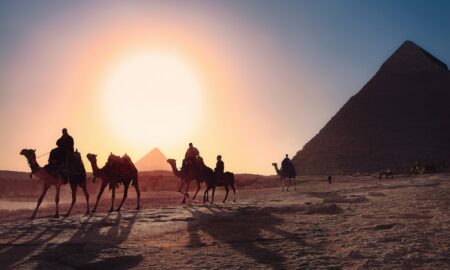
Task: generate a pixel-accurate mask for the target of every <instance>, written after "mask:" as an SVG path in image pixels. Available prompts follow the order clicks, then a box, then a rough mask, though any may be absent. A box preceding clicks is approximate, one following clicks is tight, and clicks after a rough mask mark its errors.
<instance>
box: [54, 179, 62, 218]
mask: <svg viewBox="0 0 450 270" xmlns="http://www.w3.org/2000/svg"><path fill="white" fill-rule="evenodd" d="M60 191H61V184H58V185H56V195H55V204H56V212H55V218H59V192H60Z"/></svg>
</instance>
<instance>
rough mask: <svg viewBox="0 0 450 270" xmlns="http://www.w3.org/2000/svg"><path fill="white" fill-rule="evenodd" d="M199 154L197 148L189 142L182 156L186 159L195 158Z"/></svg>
mask: <svg viewBox="0 0 450 270" xmlns="http://www.w3.org/2000/svg"><path fill="white" fill-rule="evenodd" d="M199 155H200V152H199V151H198V149H197V148H195V147H194V145H193V144H192V143H189V148H188V149H187V150H186V154H185V155H184V158H186V159H189V158H194V159H195V158H196V157H197V156H199Z"/></svg>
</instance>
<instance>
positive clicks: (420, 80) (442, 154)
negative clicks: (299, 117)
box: [293, 41, 450, 174]
mask: <svg viewBox="0 0 450 270" xmlns="http://www.w3.org/2000/svg"><path fill="white" fill-rule="evenodd" d="M416 160H421V161H423V162H432V163H435V164H447V166H448V165H449V164H450V72H449V70H448V68H447V65H445V64H444V63H442V62H441V61H439V60H438V59H437V58H436V57H434V56H432V55H431V54H430V53H428V52H427V51H425V50H424V49H422V48H420V47H419V46H417V45H416V44H414V43H413V42H411V41H406V42H405V43H403V44H402V45H401V46H400V48H398V49H397V51H395V52H394V53H393V54H392V56H391V57H389V59H387V61H386V62H384V63H383V65H382V66H381V68H380V69H379V70H378V72H377V73H376V74H375V76H374V77H373V78H372V79H371V80H370V81H369V82H368V83H367V84H366V85H365V86H364V87H363V88H362V89H361V90H360V91H359V92H358V93H357V94H356V95H354V96H353V97H351V98H350V100H348V101H347V103H346V104H345V105H344V106H343V107H342V108H341V109H340V110H339V111H338V112H337V114H336V115H335V116H334V117H332V118H331V120H330V121H329V122H328V123H327V124H326V125H325V127H323V128H322V129H321V130H320V132H319V133H318V134H317V135H316V136H315V137H314V138H312V139H311V141H309V142H308V143H307V144H305V146H304V147H303V149H302V150H301V151H299V152H298V153H297V154H296V155H295V157H294V158H293V162H294V164H295V166H296V168H297V171H298V172H299V173H300V174H334V173H354V172H376V171H379V170H385V169H388V168H390V169H393V170H394V171H397V172H401V171H406V170H408V168H409V167H410V166H411V165H412V164H413V163H414V162H415V161H416ZM444 166H445V165H444Z"/></svg>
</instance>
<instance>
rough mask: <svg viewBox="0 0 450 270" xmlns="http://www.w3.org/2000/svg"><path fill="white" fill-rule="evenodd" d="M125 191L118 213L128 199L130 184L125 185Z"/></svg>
mask: <svg viewBox="0 0 450 270" xmlns="http://www.w3.org/2000/svg"><path fill="white" fill-rule="evenodd" d="M123 187H124V190H123V198H122V201H121V202H120V204H119V207H118V208H117V212H118V211H120V208H122V204H123V202H124V201H125V200H126V199H127V197H128V187H129V183H128V184H125V183H124V184H123Z"/></svg>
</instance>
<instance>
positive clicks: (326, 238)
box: [0, 174, 450, 269]
mask: <svg viewBox="0 0 450 270" xmlns="http://www.w3.org/2000/svg"><path fill="white" fill-rule="evenodd" d="M449 179H450V176H449V175H444V174H436V175H424V176H414V177H406V176H405V177H400V178H394V179H389V180H384V179H383V180H382V181H380V180H378V179H375V178H373V177H371V176H360V177H336V178H334V179H333V183H332V184H331V185H329V184H328V183H327V182H326V181H325V178H324V179H323V181H318V180H316V179H315V180H312V179H309V178H308V177H302V178H301V181H300V182H299V183H298V186H297V190H296V191H295V190H292V189H290V190H289V191H288V192H281V188H279V187H265V188H257V187H258V186H257V185H249V186H246V187H245V188H241V189H240V190H239V191H238V197H237V199H238V202H237V203H232V202H231V200H230V201H229V202H227V203H225V204H223V203H221V202H220V201H221V199H222V198H223V193H222V192H217V193H216V200H217V201H216V203H215V204H213V205H210V204H203V203H201V202H200V201H199V200H196V201H194V202H190V203H188V204H186V205H181V204H180V203H179V202H180V201H181V198H180V196H179V195H178V194H177V193H175V192H156V193H151V192H150V193H146V194H145V195H146V198H145V199H144V200H143V206H144V207H143V209H142V210H140V211H135V210H133V207H134V205H135V200H134V198H133V196H134V191H131V194H130V195H131V198H130V199H129V201H128V202H127V203H126V205H125V206H124V208H123V210H122V212H120V213H117V212H114V213H111V214H110V213H108V212H107V211H106V210H107V209H108V206H109V196H110V194H109V193H106V197H105V198H107V199H108V200H103V201H102V204H101V205H100V206H99V209H98V212H97V213H95V214H93V215H89V216H84V215H83V214H82V213H83V211H84V206H85V205H84V201H83V200H82V199H81V198H79V200H78V201H77V205H76V206H75V207H76V209H75V212H74V214H73V215H71V216H70V217H67V218H63V217H61V218H59V219H54V218H52V217H51V214H52V213H53V205H51V204H49V205H47V206H46V207H45V208H44V209H43V210H42V211H40V212H39V213H38V218H37V219H35V220H30V219H29V218H28V216H29V215H30V214H31V210H29V209H24V210H15V211H2V212H1V213H0V215H1V225H0V268H1V269H8V268H11V269H128V268H136V269H179V268H182V269H450V232H449V229H450V218H449V215H450V211H449V206H450V196H449V190H450V181H449ZM94 197H95V195H92V198H94ZM66 209H67V205H63V206H62V213H63V212H64V210H66Z"/></svg>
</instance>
